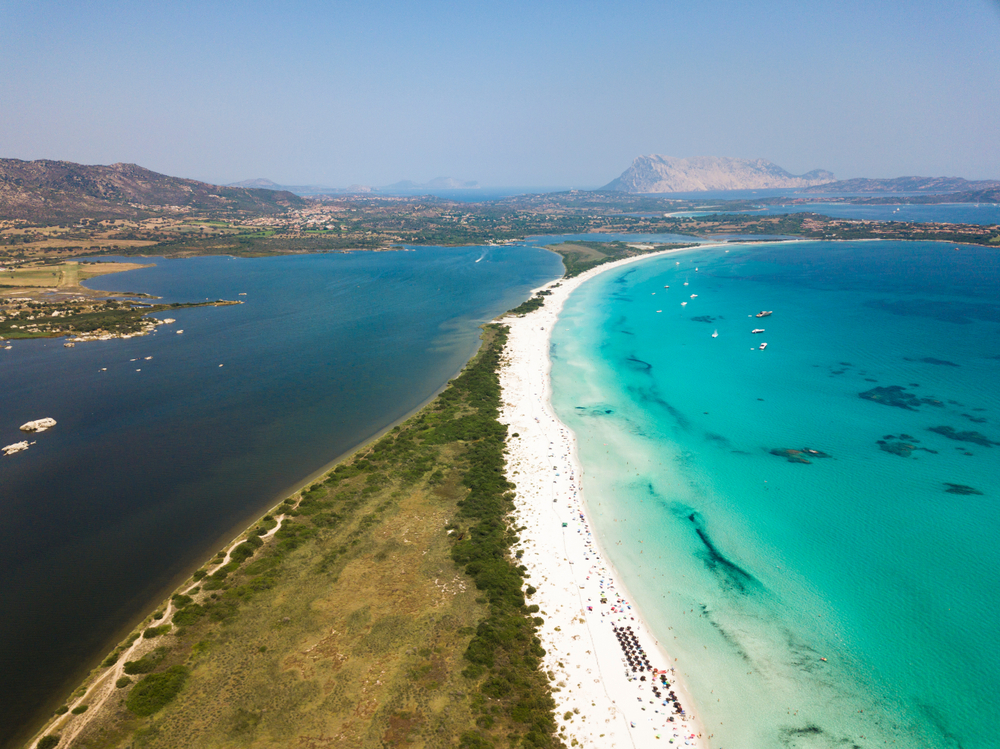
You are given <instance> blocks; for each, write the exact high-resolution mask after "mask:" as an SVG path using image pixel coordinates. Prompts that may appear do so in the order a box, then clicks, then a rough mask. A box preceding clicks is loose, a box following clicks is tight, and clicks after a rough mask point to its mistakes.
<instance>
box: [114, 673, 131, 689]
mask: <svg viewBox="0 0 1000 749" xmlns="http://www.w3.org/2000/svg"><path fill="white" fill-rule="evenodd" d="M131 683H132V680H131V679H130V678H128V677H127V676H122V677H119V679H118V681H116V682H115V688H117V689H122V688H124V687H127V686H128V685H129V684H131Z"/></svg>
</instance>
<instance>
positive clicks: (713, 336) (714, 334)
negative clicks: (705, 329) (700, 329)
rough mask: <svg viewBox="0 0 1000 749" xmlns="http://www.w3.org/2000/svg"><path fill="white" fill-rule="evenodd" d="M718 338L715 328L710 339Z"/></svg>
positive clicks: (717, 331)
mask: <svg viewBox="0 0 1000 749" xmlns="http://www.w3.org/2000/svg"><path fill="white" fill-rule="evenodd" d="M718 337H719V330H718V328H716V330H715V332H714V333H712V338H718Z"/></svg>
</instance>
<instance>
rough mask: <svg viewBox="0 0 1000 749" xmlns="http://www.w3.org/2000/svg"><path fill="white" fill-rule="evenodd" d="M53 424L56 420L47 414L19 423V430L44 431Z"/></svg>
mask: <svg viewBox="0 0 1000 749" xmlns="http://www.w3.org/2000/svg"><path fill="white" fill-rule="evenodd" d="M55 425H56V420H55V419H53V418H50V417H48V416H47V417H45V418H44V419H35V420H34V421H29V422H27V423H26V424H21V431H22V432H44V431H45V430H46V429H51V428H52V427H54V426H55Z"/></svg>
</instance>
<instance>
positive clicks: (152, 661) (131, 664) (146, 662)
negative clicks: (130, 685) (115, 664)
mask: <svg viewBox="0 0 1000 749" xmlns="http://www.w3.org/2000/svg"><path fill="white" fill-rule="evenodd" d="M166 657H167V649H166V648H165V647H158V648H156V650H153V651H151V652H149V653H146V654H145V655H144V656H143V657H142V658H140V659H139V660H137V661H126V662H125V673H127V674H148V673H149V672H150V671H152V670H153V669H155V668H156V667H157V666H158V665H160V661H162V660H163V659H164V658H166Z"/></svg>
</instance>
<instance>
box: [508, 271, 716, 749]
mask: <svg viewBox="0 0 1000 749" xmlns="http://www.w3.org/2000/svg"><path fill="white" fill-rule="evenodd" d="M651 255H652V253H651V254H650V255H643V256H641V257H635V258H629V259H627V260H622V261H619V262H616V263H608V264H606V265H602V266H599V267H598V268H594V269H592V270H590V271H588V272H587V273H584V274H583V275H581V276H578V277H576V278H573V279H570V280H563V281H557V282H555V283H553V284H548V285H547V286H545V287H543V288H545V289H547V290H550V291H551V292H552V293H551V296H548V297H546V300H545V305H544V306H543V307H542V308H541V309H539V310H536V311H535V312H531V313H529V314H527V315H525V316H523V317H509V318H504V319H503V320H502V322H503V323H504V324H505V325H509V326H510V338H509V341H508V344H507V353H506V358H505V362H504V366H503V368H502V369H501V372H500V384H501V387H502V388H503V396H502V400H503V406H502V409H501V414H500V420H501V421H502V422H504V423H505V424H507V425H508V426H509V435H510V436H509V437H508V441H507V451H508V464H507V474H508V478H509V479H510V480H511V481H512V482H514V483H515V484H516V485H517V490H516V495H517V496H516V499H515V504H516V510H515V514H514V518H513V522H514V525H515V527H517V528H518V529H522V528H523V530H520V532H519V536H520V538H521V544H520V546H519V550H520V551H521V553H522V558H521V561H522V562H523V563H524V565H525V566H526V567H527V568H528V572H529V575H530V577H529V578H528V580H527V583H528V584H530V585H532V586H534V587H535V588H537V592H535V593H534V594H532V595H531V596H530V598H529V599H528V602H529V603H534V604H537V605H538V606H539V609H540V611H539V615H540V616H541V617H542V618H543V619H544V622H545V623H544V624H543V625H542V626H541V627H540V629H539V637H540V638H541V640H542V647H544V648H545V651H546V655H545V658H544V661H543V668H544V669H545V670H546V671H548V672H550V673H552V674H553V675H554V677H555V678H554V679H553V684H554V688H555V690H557V691H556V694H555V700H556V705H557V709H556V713H557V717H558V720H559V724H560V726H561V728H560V730H561V731H563V733H562V735H563V736H564V738H565V740H566V742H567V743H570V742H572V740H573V739H576V741H577V742H579V744H581V745H582V746H585V747H590V746H592V747H601V748H602V749H604V748H605V747H607V748H610V747H653V746H661V747H662V746H664V745H669V744H671V743H672V744H679V745H681V746H683V745H687V746H697V747H707V745H708V743H707V741H706V740H705V738H703V737H702V728H701V726H700V725H699V724H698V722H697V720H696V718H695V716H694V715H693V714H692V709H693V705H692V703H691V700H690V698H689V697H688V696H687V693H686V692H685V691H684V689H683V685H682V684H680V683H679V681H678V679H677V677H676V675H675V674H674V671H673V669H672V664H673V659H672V658H670V657H669V656H668V655H667V653H666V652H665V651H664V650H663V649H662V648H661V647H660V646H659V643H658V642H657V641H656V639H655V638H654V636H653V634H652V632H651V631H650V629H649V628H648V627H647V626H646V624H645V622H643V620H642V618H641V617H640V616H639V613H638V612H637V611H636V610H635V608H634V607H633V606H632V604H631V602H630V598H629V595H628V593H627V591H626V590H625V588H624V586H623V585H622V583H621V581H620V579H619V578H618V575H617V574H616V573H615V571H614V569H613V568H612V567H611V565H610V564H609V563H608V562H607V560H606V559H605V558H604V556H603V554H602V552H601V550H600V549H599V546H598V541H597V539H596V538H594V536H593V535H592V532H591V530H590V528H591V525H590V521H589V519H588V517H587V511H586V508H585V506H584V504H583V496H582V490H581V481H582V471H581V468H580V465H579V462H578V461H577V451H576V439H575V437H574V435H573V433H572V432H571V431H570V430H569V429H568V428H567V427H566V426H565V425H564V424H562V422H560V421H559V420H558V419H557V418H556V416H555V412H554V411H553V409H552V403H551V385H550V381H549V371H550V369H551V363H550V360H549V345H550V337H551V333H552V328H553V327H554V326H555V324H556V321H557V319H558V317H559V313H560V312H561V310H562V306H563V304H564V302H565V301H566V298H567V297H568V296H569V295H570V293H571V292H572V291H573V290H574V289H576V287H577V286H579V285H580V284H581V283H583V282H584V281H586V280H587V279H589V278H592V277H594V276H595V275H597V274H599V273H602V272H604V271H606V270H610V269H611V268H614V267H618V266H620V265H623V264H626V263H630V262H635V261H637V260H642V259H645V258H647V257H650V256H651ZM514 434H517V435H518V436H517V437H514V436H513V435H514ZM647 664H648V665H647ZM663 680H666V682H668V683H669V686H665V685H664V683H663ZM654 686H655V691H654ZM657 692H658V694H657Z"/></svg>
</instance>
